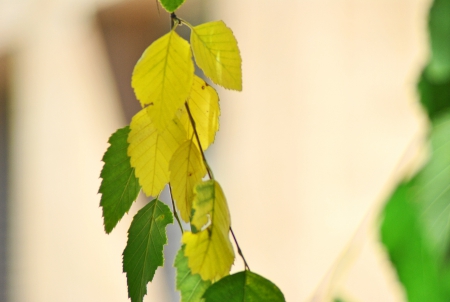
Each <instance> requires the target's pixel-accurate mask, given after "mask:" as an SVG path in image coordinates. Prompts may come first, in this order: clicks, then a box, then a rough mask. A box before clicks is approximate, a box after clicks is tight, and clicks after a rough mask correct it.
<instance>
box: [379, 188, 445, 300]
mask: <svg viewBox="0 0 450 302" xmlns="http://www.w3.org/2000/svg"><path fill="white" fill-rule="evenodd" d="M409 190H410V188H409V186H408V184H402V185H400V186H399V187H398V188H397V190H396V192H395V193H394V194H393V195H392V197H391V199H390V200H389V202H388V204H387V205H386V207H385V209H384V218H383V222H382V226H381V240H382V242H383V244H384V245H385V246H386V249H387V251H388V253H389V258H390V260H391V262H392V264H393V265H394V266H395V268H396V270H397V274H398V277H399V279H400V281H401V282H402V284H403V285H404V286H405V289H406V292H407V296H408V301H410V302H414V301H417V302H420V301H430V302H435V301H442V302H444V301H446V300H445V296H444V295H443V292H442V288H441V287H440V284H439V280H440V274H439V268H438V261H437V259H436V257H434V256H435V255H433V253H432V251H431V249H430V247H429V245H428V244H427V242H426V237H425V236H424V234H423V230H422V229H423V226H422V225H421V223H420V211H419V209H418V207H417V205H416V204H414V202H413V201H412V200H411V196H410V192H409Z"/></svg>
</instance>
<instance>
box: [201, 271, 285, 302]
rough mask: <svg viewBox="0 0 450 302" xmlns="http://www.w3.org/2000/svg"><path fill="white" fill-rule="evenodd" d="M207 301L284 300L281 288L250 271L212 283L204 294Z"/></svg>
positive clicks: (263, 301) (280, 301)
mask: <svg viewBox="0 0 450 302" xmlns="http://www.w3.org/2000/svg"><path fill="white" fill-rule="evenodd" d="M203 297H204V298H205V302H223V301H227V302H284V301H285V299H284V295H283V293H282V292H281V291H280V289H279V288H278V287H277V286H276V285H275V284H273V283H272V282H270V281H269V280H267V279H265V278H263V277H261V276H260V275H257V274H255V273H252V272H250V271H243V272H239V273H236V274H233V275H230V276H227V277H225V278H223V279H221V280H219V281H218V282H216V283H214V284H213V285H211V286H210V287H209V288H208V289H207V290H206V292H205V294H204V295H203Z"/></svg>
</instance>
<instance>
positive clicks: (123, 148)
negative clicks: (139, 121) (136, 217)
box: [99, 126, 141, 234]
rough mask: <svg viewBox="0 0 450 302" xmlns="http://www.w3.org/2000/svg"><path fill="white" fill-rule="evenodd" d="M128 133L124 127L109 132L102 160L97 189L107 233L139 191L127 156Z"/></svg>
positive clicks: (128, 207) (127, 129)
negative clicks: (103, 163) (109, 135)
mask: <svg viewBox="0 0 450 302" xmlns="http://www.w3.org/2000/svg"><path fill="white" fill-rule="evenodd" d="M129 132H130V128H129V127H128V126H126V127H124V128H122V129H119V130H117V131H116V132H115V133H114V134H113V135H111V137H110V138H109V140H108V142H109V144H110V146H109V147H108V149H107V150H106V152H105V155H103V159H102V160H103V161H104V162H105V165H104V166H103V169H102V172H101V174H100V177H101V178H102V179H103V180H102V184H101V185H100V189H99V193H101V194H102V198H101V201H100V206H101V207H103V217H104V225H105V231H106V233H108V234H109V233H110V232H111V231H112V230H113V229H114V227H115V226H116V225H117V223H118V222H119V221H120V219H122V217H123V215H125V213H127V212H128V211H129V210H130V207H131V205H132V204H133V201H135V200H136V198H137V196H138V194H139V191H140V190H141V186H140V185H139V180H138V179H137V178H136V176H135V175H134V168H132V167H131V165H130V158H129V157H128V155H127V148H128V143H127V137H128V133H129Z"/></svg>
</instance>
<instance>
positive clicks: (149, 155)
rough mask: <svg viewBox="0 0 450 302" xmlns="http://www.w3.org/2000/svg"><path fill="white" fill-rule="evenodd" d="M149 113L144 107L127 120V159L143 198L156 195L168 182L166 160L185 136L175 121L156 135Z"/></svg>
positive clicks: (167, 162) (156, 131)
mask: <svg viewBox="0 0 450 302" xmlns="http://www.w3.org/2000/svg"><path fill="white" fill-rule="evenodd" d="M151 110H153V109H152V108H151V107H147V108H144V109H142V110H141V111H139V112H138V113H137V114H136V115H135V116H134V117H133V119H132V120H131V124H130V129H131V131H130V134H129V135H128V143H129V144H130V145H129V147H128V156H130V158H131V160H130V162H131V166H132V167H134V168H135V169H136V171H135V173H136V176H137V177H138V178H139V183H140V184H141V186H142V190H143V191H144V192H145V194H146V195H147V196H157V195H158V194H159V193H160V192H161V191H162V189H163V188H164V186H165V185H166V184H167V183H168V182H169V161H170V159H171V158H172V155H173V153H174V152H175V151H176V150H177V148H178V147H179V145H180V144H182V143H183V142H184V141H185V140H186V139H187V136H186V132H185V130H184V129H183V127H182V125H181V124H180V122H179V121H178V119H177V118H175V119H174V120H172V122H171V123H169V126H168V127H167V128H166V129H165V130H164V131H163V132H159V131H158V130H157V129H156V127H155V125H154V123H153V122H152V120H151V118H150V115H149V114H148V112H149V111H151Z"/></svg>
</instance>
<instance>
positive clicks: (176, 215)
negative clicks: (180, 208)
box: [169, 184, 184, 235]
mask: <svg viewBox="0 0 450 302" xmlns="http://www.w3.org/2000/svg"><path fill="white" fill-rule="evenodd" d="M169 192H170V199H171V200H172V212H173V216H175V219H176V220H177V222H178V225H179V226H180V230H181V235H183V232H184V231H183V227H182V226H181V221H180V218H179V217H178V213H177V209H176V208H175V201H174V200H173V195H172V186H171V185H170V184H169Z"/></svg>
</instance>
